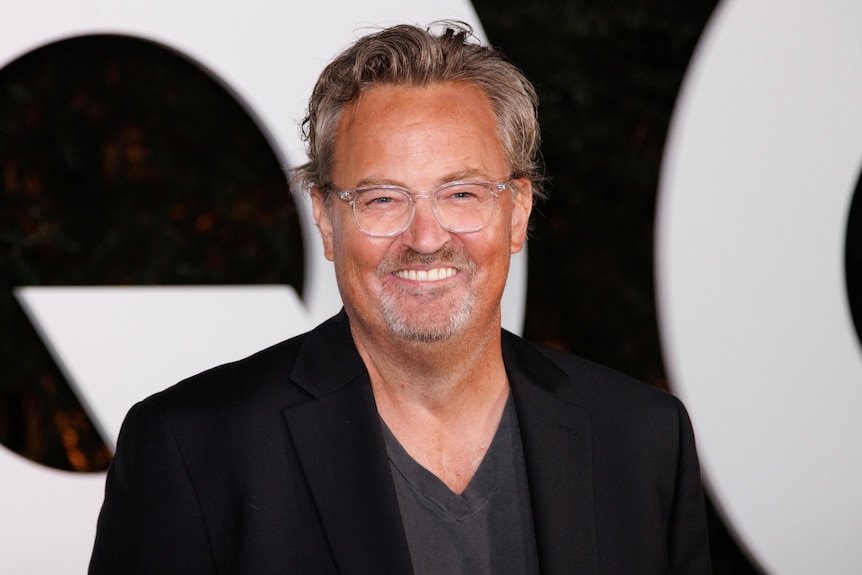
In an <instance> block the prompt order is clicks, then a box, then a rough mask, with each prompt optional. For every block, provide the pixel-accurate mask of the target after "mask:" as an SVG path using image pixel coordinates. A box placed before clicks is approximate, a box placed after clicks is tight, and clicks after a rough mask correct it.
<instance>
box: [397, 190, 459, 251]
mask: <svg viewBox="0 0 862 575" xmlns="http://www.w3.org/2000/svg"><path fill="white" fill-rule="evenodd" d="M413 199H414V202H415V208H414V209H415V212H414V213H413V221H412V222H410V225H409V226H407V229H406V230H404V232H402V234H401V243H402V244H404V245H405V246H407V247H409V248H411V249H413V250H414V251H416V252H418V253H421V254H432V253H434V252H436V251H437V250H439V249H440V248H441V247H443V245H444V244H446V243H447V242H448V241H449V240H450V239H451V232H449V230H447V229H446V228H444V227H443V225H442V224H440V222H439V221H438V220H437V215H436V214H435V213H434V206H433V205H432V202H433V200H432V199H431V198H429V197H427V196H414V198H413Z"/></svg>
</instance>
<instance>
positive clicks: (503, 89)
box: [293, 22, 544, 199]
mask: <svg viewBox="0 0 862 575" xmlns="http://www.w3.org/2000/svg"><path fill="white" fill-rule="evenodd" d="M435 27H436V28H438V29H439V28H442V31H441V32H440V33H439V34H435V33H434V32H433V31H432V30H433V28H435ZM444 83H464V84H467V85H471V86H474V87H476V88H479V89H480V90H482V92H483V93H484V94H485V96H486V97H487V98H488V100H489V102H490V103H491V107H492V109H493V111H494V115H495V116H496V119H497V131H498V134H497V136H498V139H499V141H500V145H501V146H502V147H503V154H504V156H505V158H506V160H507V162H508V164H509V171H510V174H509V176H510V177H511V178H513V179H514V178H522V177H527V178H529V179H530V180H531V182H532V183H533V198H534V199H536V198H543V197H544V192H543V190H542V186H541V183H542V180H543V178H542V173H541V159H540V156H539V141H540V136H539V122H538V116H537V108H538V98H537V97H536V91H535V89H534V88H533V85H532V84H531V83H530V81H529V80H527V78H526V77H525V76H524V74H523V73H522V72H521V71H520V70H519V69H518V68H517V67H516V66H514V65H513V64H511V63H510V62H508V61H507V60H506V59H505V58H504V56H503V55H502V54H501V53H500V52H499V51H497V50H495V49H493V48H489V47H486V46H482V45H480V44H479V43H478V42H477V41H476V39H475V37H474V36H473V30H472V28H470V26H469V25H467V24H464V23H461V22H438V23H436V24H433V25H432V26H431V27H429V28H428V29H425V30H423V29H422V28H419V27H417V26H410V25H398V26H393V27H391V28H386V29H383V30H381V31H379V32H376V33H374V34H371V35H369V36H365V37H363V38H360V39H359V40H357V41H356V43H354V44H353V45H352V46H350V47H349V48H348V49H347V50H345V51H344V52H342V53H341V54H339V55H338V56H337V57H336V58H335V60H333V61H332V62H331V63H330V64H329V65H328V66H327V67H326V68H325V69H324V70H323V73H321V75H320V78H319V79H318V81H317V84H316V85H315V87H314V91H313V92H312V94H311V98H310V100H309V103H308V113H307V115H306V116H305V119H304V120H303V121H302V128H301V130H302V139H303V140H304V141H305V142H306V151H307V153H308V158H309V160H308V162H307V163H305V164H303V165H302V166H300V167H298V168H297V169H296V170H295V171H294V178H293V179H294V184H295V185H296V186H297V187H298V188H299V189H301V190H307V189H310V188H318V189H321V190H325V189H326V188H327V187H328V186H329V185H330V184H331V183H332V182H331V180H330V178H331V172H332V167H333V163H334V154H335V136H336V132H337V130H338V125H339V122H340V120H341V114H342V112H343V110H344V108H345V106H347V105H348V104H350V103H351V102H353V101H355V100H356V99H357V98H358V97H359V96H360V95H361V94H362V93H363V92H365V91H367V90H369V89H371V88H374V87H378V86H404V87H422V86H431V85H435V84H444ZM327 199H328V195H327Z"/></svg>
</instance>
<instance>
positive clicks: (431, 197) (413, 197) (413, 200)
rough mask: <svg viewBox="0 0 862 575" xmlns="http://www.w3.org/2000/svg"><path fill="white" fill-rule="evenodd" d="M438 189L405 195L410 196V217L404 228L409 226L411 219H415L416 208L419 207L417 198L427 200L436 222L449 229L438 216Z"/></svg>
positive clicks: (411, 222)
mask: <svg viewBox="0 0 862 575" xmlns="http://www.w3.org/2000/svg"><path fill="white" fill-rule="evenodd" d="M438 194H439V191H432V192H419V193H417V192H410V193H408V194H407V196H408V197H409V198H410V219H409V220H408V222H407V225H406V226H405V229H406V228H408V227H410V226H411V225H412V224H413V220H414V219H416V209H417V208H418V207H419V200H428V203H430V204H431V212H432V213H433V214H434V218H435V219H436V220H437V223H438V224H440V225H441V226H442V227H444V228H446V229H449V228H448V226H447V225H446V224H445V223H444V222H443V218H442V217H441V216H440V212H439V211H438V209H437V196H438Z"/></svg>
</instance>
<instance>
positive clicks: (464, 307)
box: [381, 289, 476, 343]
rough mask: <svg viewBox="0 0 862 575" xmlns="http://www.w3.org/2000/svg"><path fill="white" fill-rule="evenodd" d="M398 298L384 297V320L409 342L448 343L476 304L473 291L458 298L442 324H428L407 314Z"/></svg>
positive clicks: (393, 330) (394, 331)
mask: <svg viewBox="0 0 862 575" xmlns="http://www.w3.org/2000/svg"><path fill="white" fill-rule="evenodd" d="M397 299H398V298H397V296H396V297H393V296H391V295H388V294H387V295H384V296H383V297H382V298H381V304H382V307H383V319H384V320H385V321H386V324H387V325H388V326H389V329H390V330H391V331H392V333H394V334H395V335H396V336H398V337H400V338H401V339H404V340H407V341H417V342H423V343H433V342H440V341H446V340H448V339H449V338H451V337H452V336H453V335H455V334H456V333H457V332H458V330H460V329H461V328H462V327H464V325H465V324H466V323H467V320H468V319H469V318H470V314H471V313H472V311H473V304H474V303H475V302H476V294H475V293H474V292H473V290H472V289H471V290H469V291H468V292H467V293H465V294H464V295H462V296H461V297H459V298H458V301H457V302H455V309H454V311H453V312H452V313H449V315H448V317H446V318H441V319H442V320H443V321H442V322H440V323H436V322H435V323H432V324H430V325H429V324H428V323H427V322H424V321H421V320H420V319H419V318H417V317H415V316H411V315H410V314H408V313H406V312H405V311H404V309H403V307H402V306H400V305H398V303H397V301H396V300H397Z"/></svg>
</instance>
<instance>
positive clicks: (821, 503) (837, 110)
mask: <svg viewBox="0 0 862 575" xmlns="http://www.w3.org/2000/svg"><path fill="white" fill-rule="evenodd" d="M860 30H862V2H859V1H858V0H824V1H815V0H807V1H803V0H791V1H787V0H760V1H756V2H744V1H741V0H730V1H726V2H724V3H723V4H721V5H720V6H719V8H718V10H717V12H716V13H715V14H714V15H713V19H712V21H711V22H710V25H709V27H708V29H707V31H706V33H705V34H704V36H703V38H701V42H700V45H699V47H698V50H697V52H696V55H695V58H694V60H693V63H692V65H691V67H690V70H689V71H688V73H687V77H686V79H685V82H684V86H683V90H682V93H681V95H680V98H679V102H678V104H677V108H676V110H675V113H674V118H673V123H672V127H671V132H670V136H669V140H668V145H667V150H666V156H665V161H664V165H663V168H662V175H661V190H660V195H659V208H658V217H657V225H658V228H657V238H658V239H657V265H658V268H657V282H658V294H659V296H658V297H659V302H658V303H659V311H660V325H661V332H662V334H661V335H662V345H663V349H664V353H665V359H666V364H667V369H668V375H669V377H670V381H671V385H672V387H673V389H674V391H675V392H676V393H677V394H678V395H680V396H681V398H682V399H683V400H684V401H685V403H686V405H687V407H688V409H689V411H690V412H691V416H692V419H693V420H694V422H695V426H696V433H697V438H698V449H699V452H700V456H701V461H702V465H703V468H704V470H705V475H706V480H707V483H708V487H709V489H710V492H711V494H712V496H713V500H714V501H715V502H716V505H717V507H718V508H719V510H720V511H721V513H722V514H723V515H724V517H725V519H727V520H728V521H727V523H729V524H730V526H731V528H732V529H733V530H735V532H736V534H737V536H738V539H739V540H740V541H741V542H742V543H743V545H744V546H746V547H747V549H748V550H749V552H750V553H751V555H752V556H753V558H754V559H755V560H756V561H757V562H758V563H760V565H761V566H762V567H763V568H764V569H765V570H766V571H767V572H768V573H775V574H781V575H789V574H800V575H802V574H811V573H829V574H830V575H835V574H850V573H859V572H860V569H862V545H860V541H859V538H860V536H862V417H860V415H859V413H860V409H861V408H862V354H860V345H859V339H858V335H857V334H856V333H855V332H854V328H853V323H852V319H851V312H850V308H849V303H848V294H847V288H846V285H845V281H844V250H845V237H846V231H847V224H848V215H849V212H850V206H851V201H852V198H853V194H854V190H855V189H856V186H857V181H858V179H859V171H860V159H862V33H860Z"/></svg>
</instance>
